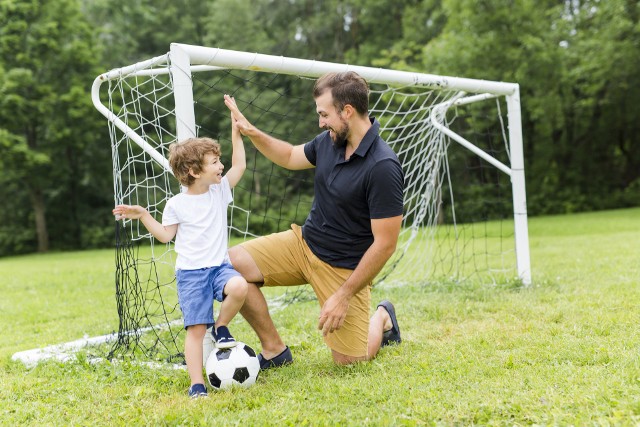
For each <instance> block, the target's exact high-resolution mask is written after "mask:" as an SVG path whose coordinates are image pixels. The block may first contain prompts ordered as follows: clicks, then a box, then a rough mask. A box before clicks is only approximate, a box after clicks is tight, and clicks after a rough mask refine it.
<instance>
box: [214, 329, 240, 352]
mask: <svg viewBox="0 0 640 427" xmlns="http://www.w3.org/2000/svg"><path fill="white" fill-rule="evenodd" d="M214 329H215V330H213V329H212V330H211V333H212V335H213V339H214V341H215V342H216V348H231V347H235V346H236V344H237V342H236V340H235V338H233V337H232V336H231V333H230V332H229V328H227V327H226V326H218V327H217V328H214Z"/></svg>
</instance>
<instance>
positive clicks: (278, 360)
mask: <svg viewBox="0 0 640 427" xmlns="http://www.w3.org/2000/svg"><path fill="white" fill-rule="evenodd" d="M258 361H259V362H260V370H261V371H264V370H265V369H270V368H277V367H279V366H284V365H288V364H290V363H293V356H292V355H291V350H289V347H286V348H285V349H284V350H282V353H280V354H279V355H277V356H275V357H272V358H271V359H265V358H264V356H263V355H262V353H260V354H259V355H258Z"/></svg>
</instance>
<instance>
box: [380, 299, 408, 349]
mask: <svg viewBox="0 0 640 427" xmlns="http://www.w3.org/2000/svg"><path fill="white" fill-rule="evenodd" d="M378 307H382V308H384V309H385V310H387V313H389V317H391V323H392V325H393V326H392V327H391V329H389V330H388V331H385V332H384V334H382V345H381V347H385V346H388V345H390V344H400V343H401V342H402V338H400V326H398V319H397V318H396V310H395V308H394V307H393V304H391V302H390V301H387V300H384V301H382V302H381V303H380V304H378Z"/></svg>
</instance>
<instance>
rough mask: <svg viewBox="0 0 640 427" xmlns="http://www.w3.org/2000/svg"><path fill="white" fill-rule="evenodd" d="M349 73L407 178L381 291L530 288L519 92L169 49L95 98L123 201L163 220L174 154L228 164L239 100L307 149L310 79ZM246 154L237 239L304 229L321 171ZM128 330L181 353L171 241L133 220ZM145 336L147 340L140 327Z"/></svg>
mask: <svg viewBox="0 0 640 427" xmlns="http://www.w3.org/2000/svg"><path fill="white" fill-rule="evenodd" d="M346 70H353V71H356V72H357V73H359V74H360V75H361V76H363V77H364V78H365V79H367V81H368V82H369V84H370V88H371V95H370V115H371V116H374V117H376V118H377V119H378V121H379V122H380V123H381V135H382V137H383V138H384V139H385V140H386V141H387V142H388V144H389V145H390V146H391V147H392V148H393V149H394V150H395V152H396V153H397V154H398V157H399V158H400V161H401V162H402V165H403V169H404V172H405V190H404V200H405V202H404V203H405V211H404V220H403V227H402V232H401V236H400V242H399V244H398V248H397V251H396V253H395V254H394V256H393V257H392V259H391V260H390V261H389V262H388V263H387V266H386V267H385V269H384V270H383V272H381V274H380V275H379V277H378V278H377V283H378V284H380V283H384V284H385V285H386V284H392V285H394V286H395V285H398V286H400V285H403V284H406V283H421V284H424V285H425V286H428V285H429V284H431V283H435V282H452V283H457V282H463V281H470V280H471V281H481V282H483V283H510V282H518V283H522V284H524V285H528V284H529V283H531V268H530V262H529V242H528V230H527V210H526V197H525V180H524V162H523V150H522V130H521V123H520V122H521V120H520V99H519V87H518V85H517V84H514V83H503V82H490V81H483V80H473V79H465V78H454V77H444V76H436V75H430V74H420V73H413V72H406V71H395V70H390V69H380V68H370V67H364V66H354V65H347V64H338V63H329V62H321V61H314V60H309V59H296V58H287V57H281V56H271V55H263V54H257V53H247V52H238V51H231V50H225V49H219V48H210V47H201V46H191V45H184V44H172V45H171V49H170V51H169V52H168V53H167V54H165V55H162V56H158V57H156V58H152V59H149V60H147V61H143V62H139V63H137V64H134V65H130V66H127V67H123V68H119V69H115V70H112V71H110V72H108V73H105V74H102V75H100V76H98V77H97V78H96V80H95V82H94V85H93V90H92V97H93V102H94V104H95V106H96V108H97V109H98V110H99V111H100V113H102V114H103V115H104V116H105V117H106V118H107V119H108V126H109V130H110V138H111V149H112V153H113V178H114V179H113V183H114V195H115V200H114V202H115V203H116V204H120V203H126V204H140V205H142V206H145V207H147V208H148V209H149V211H150V212H151V213H152V215H154V216H155V217H156V218H158V219H160V218H161V215H162V210H163V208H164V205H165V202H166V201H167V199H168V198H170V197H171V196H172V195H174V194H176V193H177V192H178V191H180V188H179V184H178V182H177V180H176V179H175V178H174V177H173V176H172V174H171V170H170V167H169V164H168V161H167V155H168V146H169V144H171V143H173V142H175V141H181V140H184V139H186V138H189V137H193V136H209V137H213V138H216V139H218V140H219V141H220V142H221V145H222V150H223V154H222V157H223V162H225V163H230V162H229V161H228V160H229V157H228V156H229V154H230V151H231V150H230V147H231V143H230V136H231V131H230V129H231V128H230V118H229V112H228V110H227V108H226V107H225V105H224V103H223V95H224V94H230V95H232V96H234V97H235V99H236V102H237V104H238V106H239V108H240V110H242V111H243V113H244V114H245V115H246V116H247V117H248V118H249V120H251V121H252V122H253V123H254V124H255V125H256V126H257V127H259V128H260V129H262V130H264V131H265V132H267V133H269V134H271V135H274V136H275V137H278V138H280V139H283V140H286V141H289V142H291V143H292V144H301V143H304V142H307V141H309V140H311V139H312V138H313V137H314V136H315V135H316V134H317V133H319V132H320V129H319V128H318V120H317V116H316V113H315V104H314V101H313V98H312V87H313V83H314V81H315V79H316V78H317V77H319V76H320V75H322V74H324V73H326V72H331V71H346ZM245 146H246V147H247V172H246V173H245V175H244V177H243V179H242V180H241V181H240V183H239V184H238V186H237V187H236V188H235V189H234V202H233V204H232V206H231V207H230V210H229V238H230V240H231V243H230V244H231V245H233V244H234V243H237V242H240V241H242V240H244V239H251V238H254V237H255V236H260V235H264V234H267V233H272V232H277V231H282V230H285V229H287V228H289V226H290V224H291V223H298V224H302V223H303V221H304V219H305V217H306V215H307V213H308V212H309V209H310V207H311V203H312V197H313V170H308V171H296V172H291V171H287V170H284V169H282V168H280V167H278V166H275V165H274V164H272V163H271V162H269V161H268V160H267V159H265V158H264V157H263V156H262V155H261V154H260V153H258V152H257V151H255V150H252V147H251V144H250V143H249V142H245ZM115 227H116V233H115V234H116V283H115V294H116V298H117V306H118V314H119V317H120V319H119V321H120V325H119V331H118V334H117V335H118V336H117V340H116V342H115V344H114V345H113V347H112V349H111V356H114V355H120V354H136V353H138V352H139V353H143V354H145V355H146V357H149V358H152V359H162V360H172V359H175V358H176V357H178V358H179V357H180V354H181V352H182V345H181V344H179V342H180V335H181V334H182V323H181V321H180V310H179V307H178V304H177V296H176V290H175V278H174V277H175V276H174V271H173V266H174V261H175V253H174V251H173V245H172V244H171V243H169V244H160V243H159V242H156V241H154V239H153V238H152V237H151V236H150V234H149V233H148V232H147V231H146V230H145V229H144V227H143V226H142V225H141V224H139V222H138V221H129V220H128V221H124V222H116V225H115ZM142 331H146V332H142Z"/></svg>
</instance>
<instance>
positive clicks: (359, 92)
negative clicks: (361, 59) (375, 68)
mask: <svg viewBox="0 0 640 427" xmlns="http://www.w3.org/2000/svg"><path fill="white" fill-rule="evenodd" d="M327 90H330V91H331V96H332V97H333V106H334V107H336V109H337V110H338V111H342V110H343V108H344V106H345V105H347V104H349V105H351V106H352V107H353V108H355V110H356V111H357V112H358V113H359V114H360V115H366V114H368V113H369V84H368V83H367V81H366V80H365V79H363V78H362V77H361V76H360V75H359V74H358V73H356V72H355V71H344V72H341V73H327V74H325V75H323V76H321V77H320V78H319V79H318V80H316V84H315V85H314V86H313V97H314V98H318V97H319V96H321V95H322V94H324V92H325V91H327Z"/></svg>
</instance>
